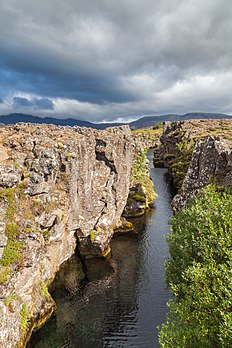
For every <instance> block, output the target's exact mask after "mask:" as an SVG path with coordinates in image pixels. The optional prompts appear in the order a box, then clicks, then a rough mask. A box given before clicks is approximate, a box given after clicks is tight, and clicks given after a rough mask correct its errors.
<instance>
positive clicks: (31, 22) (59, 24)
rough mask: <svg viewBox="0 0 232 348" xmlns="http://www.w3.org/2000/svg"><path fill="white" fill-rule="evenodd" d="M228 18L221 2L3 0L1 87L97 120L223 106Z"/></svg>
mask: <svg viewBox="0 0 232 348" xmlns="http://www.w3.org/2000/svg"><path fill="white" fill-rule="evenodd" d="M231 18H232V2H231V1H229V0H205V1H202V0H201V1H200V0H195V1H190V0H159V1H158V0H143V1H141V0H118V1H108V0H96V1H90V0H66V1H63V2H61V1H58V0H50V1H49V2H43V4H41V1H38V0H32V1H28V0H21V1H20V3H19V1H17V0H8V1H5V2H2V3H1V4H0V45H1V47H0V49H1V55H0V94H1V95H2V96H3V97H4V100H5V96H6V97H7V98H8V99H10V98H20V99H16V100H15V99H12V100H13V104H14V106H15V107H17V108H19V107H28V108H29V107H30V108H32V109H37V110H38V109H47V110H51V111H52V110H53V109H54V114H55V113H56V114H62V113H63V112H67V113H70V114H75V115H76V114H77V113H78V115H79V114H81V115H83V117H84V116H85V117H86V115H90V116H91V117H95V118H96V119H98V120H100V119H101V118H102V119H105V118H106V117H107V118H108V119H109V120H110V119H113V118H115V117H116V116H117V115H118V116H122V117H125V116H126V115H140V114H144V113H165V112H187V111H192V110H202V111H221V112H226V111H227V112H232V103H231V101H230V99H231V97H230V93H228V91H230V90H231V87H232V83H231V82H230V81H231V77H232V40H231V32H232V21H231ZM19 95H20V97H19ZM29 96H30V97H29ZM21 99H26V100H28V101H26V100H21ZM36 99H38V100H40V102H38V103H36V102H35V100H36ZM32 100H34V101H33V103H32V104H33V105H30V103H31V102H32ZM62 100H63V101H62ZM75 101H76V103H75ZM46 103H47V104H46ZM2 104H4V103H2ZM4 105H5V104H4ZM40 106H42V107H40ZM215 109H217V110H215ZM75 112H76V113H75ZM78 115H77V116H78ZM100 115H102V116H100Z"/></svg>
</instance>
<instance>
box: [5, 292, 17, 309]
mask: <svg viewBox="0 0 232 348" xmlns="http://www.w3.org/2000/svg"><path fill="white" fill-rule="evenodd" d="M18 298H19V295H18V294H16V293H12V294H11V295H10V296H8V297H5V298H4V304H5V306H6V307H9V306H10V304H11V301H13V300H17V299H18Z"/></svg>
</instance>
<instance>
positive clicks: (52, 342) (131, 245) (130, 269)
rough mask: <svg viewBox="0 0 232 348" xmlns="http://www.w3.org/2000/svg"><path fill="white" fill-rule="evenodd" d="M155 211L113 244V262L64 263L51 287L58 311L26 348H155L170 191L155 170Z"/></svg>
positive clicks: (162, 310) (164, 294)
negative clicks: (136, 228)
mask: <svg viewBox="0 0 232 348" xmlns="http://www.w3.org/2000/svg"><path fill="white" fill-rule="evenodd" d="M148 159H149V160H150V170H151V177H152V180H153V182H154V184H155V190H156V192H157V194H158V197H157V198H156V200H155V208H154V209H151V210H149V211H147V212H146V214H145V215H144V216H143V217H141V218H139V219H137V221H136V223H137V225H138V226H139V227H138V229H139V233H138V235H136V236H118V237H115V238H113V240H112V242H111V248H112V259H110V260H108V261H105V260H100V259H89V260H88V261H87V263H86V269H85V272H84V273H83V271H82V267H81V262H80V260H79V258H78V256H73V257H72V258H71V259H70V260H69V261H67V262H66V263H65V264H64V265H63V266H62V267H61V270H60V271H59V273H58V274H57V276H56V279H55V281H54V282H53V285H52V289H51V291H52V296H53V298H54V300H55V301H56V303H57V309H56V311H55V312H54V314H53V315H52V317H51V318H50V319H49V320H48V322H47V323H46V324H45V325H44V326H43V327H42V328H41V329H39V330H37V331H36V332H35V333H34V334H33V335H32V338H31V340H30V342H29V343H28V345H27V348H66V347H67V348H103V347H104V348H128V347H134V348H144V347H146V348H158V347H159V343H158V332H157V329H156V327H157V325H161V324H162V323H163V322H164V321H165V314H166V311H167V308H166V302H167V300H168V298H169V296H170V294H169V292H168V291H167V290H166V289H165V282H164V266H163V264H164V258H165V257H166V256H167V245H166V242H165V239H164V235H165V234H167V233H168V231H169V226H168V220H169V219H170V217H171V215H172V210H171V205H170V202H171V198H172V190H171V187H170V184H169V182H168V180H167V175H166V170H165V169H162V168H153V165H152V151H149V153H148Z"/></svg>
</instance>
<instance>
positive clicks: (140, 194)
mask: <svg viewBox="0 0 232 348" xmlns="http://www.w3.org/2000/svg"><path fill="white" fill-rule="evenodd" d="M146 153H147V151H146V150H145V151H143V152H140V153H139V154H138V155H137V158H136V162H135V165H134V166H133V168H132V171H131V180H132V182H133V187H134V188H135V189H134V190H131V192H130V193H129V197H128V202H129V203H130V202H131V201H132V200H137V201H140V202H142V203H145V206H148V205H149V204H150V203H152V202H153V201H154V199H155V191H154V185H153V182H152V180H151V179H150V178H149V176H148V167H147V163H146V161H147V157H146Z"/></svg>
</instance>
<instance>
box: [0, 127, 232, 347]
mask: <svg viewBox="0 0 232 348" xmlns="http://www.w3.org/2000/svg"><path fill="white" fill-rule="evenodd" d="M231 128H232V127H231V123H230V121H228V120H219V121H215V120H207V121H206V120H194V121H184V122H182V121H179V122H165V124H164V129H163V133H162V135H161V134H160V130H159V131H157V132H156V131H155V132H153V131H152V132H151V131H150V130H144V131H141V132H131V131H130V129H129V127H127V126H120V127H113V128H108V129H106V130H104V131H97V130H94V129H89V128H84V127H68V126H67V127H61V126H53V125H33V124H26V123H25V124H24V123H21V124H16V125H15V126H7V127H2V128H0V216H1V221H0V294H1V295H0V311H1V313H2V320H1V323H0V345H1V347H3V348H15V347H24V346H25V343H26V342H27V341H28V339H29V337H30V335H31V332H32V330H33V329H34V328H35V327H38V326H40V325H42V324H43V323H44V322H45V321H46V320H47V319H48V318H49V317H50V315H51V313H52V312H53V311H54V308H55V307H56V304H55V302H54V300H53V298H52V297H51V295H50V293H49V292H48V286H49V285H50V284H51V283H52V281H53V279H54V277H55V275H56V273H57V272H58V270H59V269H60V267H61V275H62V267H63V266H61V265H62V264H63V263H64V261H67V260H68V259H70V258H71V257H73V255H74V254H75V252H78V254H79V257H80V260H81V263H84V265H85V266H84V267H87V268H88V265H89V267H90V269H91V267H93V269H92V271H91V272H92V273H91V272H90V273H91V274H95V273H96V267H95V266H93V265H94V262H100V263H101V261H99V260H102V259H106V260H105V261H104V262H103V263H104V265H105V266H104V267H106V268H107V267H108V266H109V268H107V269H106V273H107V272H109V271H110V272H111V271H112V272H113V273H115V265H116V264H117V262H116V264H115V263H114V255H116V258H117V259H118V260H119V261H120V257H122V256H120V253H121V251H120V250H121V249H120V248H122V247H123V245H124V246H125V245H126V244H124V243H122V244H120V243H119V242H118V241H117V239H115V238H113V236H114V235H115V234H118V235H123V236H122V238H125V234H126V233H131V234H132V236H134V238H135V240H136V239H138V238H140V239H141V238H143V237H142V236H143V235H144V236H146V234H144V233H143V228H144V229H145V230H146V227H145V226H149V224H150V222H149V221H151V220H152V223H153V225H152V227H151V228H150V229H149V228H148V232H147V236H150V237H151V239H146V238H147V237H145V239H144V241H143V242H144V245H143V244H141V248H144V247H145V249H146V250H145V251H144V254H143V256H142V257H141V258H140V259H136V253H137V251H136V248H137V247H136V248H135V244H136V243H137V242H136V243H135V244H133V238H131V241H130V242H129V244H127V246H128V252H129V250H130V248H131V250H130V251H131V254H132V255H133V256H132V264H133V267H135V265H136V267H135V268H133V267H132V274H134V277H137V276H138V274H140V276H138V281H139V284H140V286H139V287H138V288H137V287H136V284H137V283H136V282H134V281H135V279H134V278H133V276H132V283H131V284H132V285H133V286H132V287H131V288H130V286H129V289H131V290H132V288H133V287H135V289H137V291H138V292H137V295H138V298H140V297H139V296H140V295H139V294H142V293H141V292H140V290H141V289H142V288H143V283H145V284H146V279H145V278H143V276H141V274H142V275H143V274H146V276H147V278H148V279H149V281H148V283H149V284H150V285H149V286H148V288H147V289H149V290H148V292H147V295H146V296H145V294H146V291H145V292H144V294H142V295H141V296H142V297H143V301H144V302H145V303H147V304H148V307H149V304H150V299H152V298H153V295H152V288H155V287H157V289H159V286H161V288H160V289H163V290H162V291H161V292H160V293H159V294H160V297H161V298H163V299H164V298H165V302H166V300H167V298H168V296H166V295H165V296H164V297H163V295H162V293H163V291H164V284H163V281H161V280H157V282H158V283H155V282H156V280H154V282H153V281H152V278H151V275H154V277H155V279H161V278H163V276H164V274H163V262H164V259H163V258H164V256H165V255H167V252H166V249H165V248H166V246H164V245H163V244H162V243H163V242H161V240H162V241H164V238H163V236H164V234H165V233H168V225H167V223H168V219H169V218H170V216H171V206H170V199H171V192H170V188H169V182H168V178H169V180H171V183H172V184H173V185H174V186H175V187H176V188H177V189H179V191H178V193H177V195H176V196H175V197H174V199H173V200H172V206H173V209H174V210H175V211H179V210H181V209H182V208H183V207H185V206H186V205H187V204H188V200H189V198H191V197H192V196H193V195H194V194H195V193H197V190H198V189H200V188H202V187H204V186H206V185H207V184H210V183H214V184H215V185H216V186H217V188H218V189H219V190H226V191H228V192H229V191H230V190H231V187H232V186H231V185H232V157H231V156H232V155H231V140H232V132H231ZM160 135H161V136H160ZM151 147H154V148H155V155H154V165H155V167H156V168H157V167H166V168H167V170H168V177H167V178H166V174H165V170H164V169H162V168H161V169H159V168H157V169H156V170H155V172H153V169H152V177H153V181H154V184H155V186H156V181H157V180H158V181H157V182H158V184H157V190H156V191H157V193H158V198H157V203H156V204H157V206H156V209H157V211H156V210H151V211H150V212H153V213H154V214H156V213H157V214H158V215H159V219H160V220H159V219H158V220H157V215H154V219H153V218H152V219H151V220H149V214H150V213H149V210H147V208H149V207H152V206H153V201H154V199H155V192H154V186H153V184H152V181H151V180H150V178H149V176H150V172H149V168H148V160H147V159H146V151H147V149H148V148H151ZM150 156H152V157H151V158H150V163H151V162H152V160H153V155H150ZM164 175H165V176H164ZM165 178H166V179H165ZM164 196H165V197H164ZM159 202H160V203H159ZM162 204H163V206H162ZM146 216H147V220H146V223H145V224H144V225H143V223H142V221H143V220H142V219H143V218H144V217H146ZM141 217H142V218H141ZM163 217H165V218H164V219H163ZM137 219H141V220H139V225H140V228H136V220H137ZM133 224H134V227H133ZM141 226H143V228H142V230H141ZM136 230H137V231H138V230H139V231H140V232H139V234H138V235H139V237H138V235H137V234H136ZM150 237H149V238H150ZM112 238H113V239H112ZM119 238H120V237H119ZM126 238H127V237H126ZM156 238H157V239H156ZM151 240H152V242H151ZM110 243H111V244H110ZM146 243H148V244H146ZM150 243H152V244H150ZM157 243H158V244H157ZM159 243H161V244H159ZM111 245H112V250H113V251H112V255H113V257H111ZM142 245H143V246H142ZM159 245H160V248H161V249H160V250H162V248H164V249H163V255H162V257H160V258H159V261H158V259H157V255H159V250H158V249H159V247H158V249H157V246H159ZM161 245H163V246H162V247H161ZM124 252H125V251H124ZM129 256H130V255H128V257H129ZM71 260H72V259H71ZM71 260H70V262H72V261H71ZM91 260H95V261H91ZM96 260H98V261H96ZM133 260H134V261H133ZM147 260H149V262H148V263H146V262H147ZM161 260H162V262H161ZM73 262H74V264H73V265H72V267H74V269H76V267H77V266H76V262H77V261H73ZM78 262H79V261H78ZM91 262H92V263H91ZM120 262H121V261H120ZM120 262H119V263H120ZM123 262H124V263H125V268H126V269H127V267H128V269H130V268H129V266H130V265H129V264H128V263H127V262H128V260H124V261H123ZM133 262H134V263H133ZM136 263H138V264H139V266H138V265H137V264H136ZM154 263H156V265H155V266H157V267H158V269H159V270H162V271H161V273H160V272H158V273H159V276H158V278H156V277H157V274H158V273H157V272H156V271H155V272H154V274H153V271H152V270H154V269H155V268H154ZM107 265H108V266H107ZM79 266H81V265H79ZM79 266H78V267H79ZM82 266H83V265H82ZM82 266H81V267H82ZM137 267H139V268H141V269H143V272H145V273H143V272H141V273H140V272H138V270H137ZM146 267H147V269H146ZM116 268H117V267H116ZM135 269H136V271H135ZM104 272H105V271H104ZM104 272H103V273H104ZM120 272H121V273H122V274H123V272H125V275H126V278H127V279H130V275H129V274H127V272H126V270H124V269H120ZM149 272H150V274H149ZM67 273H68V271H67ZM116 274H117V272H116ZM88 277H89V279H91V276H89V275H88ZM94 277H95V276H93V278H94ZM61 278H62V276H61ZM103 278H104V277H103ZM80 279H82V280H83V279H85V276H83V274H82V275H81V276H80ZM104 279H105V278H104ZM106 279H109V281H110V279H112V277H111V276H110V277H108V278H107V277H106ZM114 279H115V278H114ZM98 280H99V279H98ZM84 281H85V280H84ZM118 281H120V279H118ZM159 282H160V284H161V285H160V284H159ZM103 283H104V281H103ZM121 284H123V286H124V285H125V280H123V278H122V279H121ZM60 285H62V284H60ZM105 285H106V284H105ZM108 285H109V284H108ZM62 286H63V285H62ZM73 286H74V288H75V289H76V285H75V284H73ZM78 286H79V285H78ZM106 287H107V285H106ZM71 288H72V286H71ZM116 288H117V287H116ZM126 288H127V287H126V285H125V286H124V288H123V289H124V290H123V291H125V289H126ZM75 289H74V290H75ZM100 289H101V282H100V286H99V291H100ZM135 289H134V290H135ZM75 291H76V290H75ZM75 291H74V292H75ZM141 291H142V290H141ZM155 291H156V289H154V293H155ZM71 292H72V289H71ZM87 295H88V294H87ZM111 295H112V294H111ZM144 296H145V297H146V298H144ZM55 297H56V296H55ZM87 297H88V296H87ZM135 297H136V296H135ZM99 298H100V299H101V297H99ZM157 299H158V297H156V300H157ZM90 300H91V298H90ZM104 300H106V301H107V299H106V298H105V299H104ZM99 303H100V304H101V301H99ZM151 303H153V305H152V308H156V304H155V302H152V301H151ZM163 303H164V302H162V306H163V307H162V308H163V309H162V310H163V312H162V313H163V314H164V311H166V309H164V308H166V307H165V306H164V305H163ZM136 305H138V304H135V306H136ZM102 306H103V304H102ZM132 307H133V306H132ZM58 308H59V307H58ZM87 308H88V307H87ZM109 308H111V307H109ZM116 308H117V307H116ZM138 308H140V306H138ZM152 308H151V311H152V310H153V309H152ZM158 310H159V309H158V308H157V309H155V311H158ZM134 313H135V314H136V313H137V312H136V311H135V312H134ZM136 315H137V314H136ZM143 315H145V313H143V312H142V316H141V317H143ZM150 317H152V314H151V313H150ZM139 318H140V317H139ZM149 320H150V319H149V318H146V320H145V321H144V322H146V321H147V322H149ZM162 321H164V317H162ZM162 321H161V322H160V321H159V322H156V324H154V325H161V324H162ZM144 322H143V325H144ZM154 322H155V321H154ZM86 323H87V321H85V324H86ZM147 325H148V327H150V325H149V323H147ZM151 325H153V322H151ZM135 327H136V326H135ZM135 330H136V329H135ZM149 332H150V333H151V328H150V331H149ZM153 332H155V327H154V331H153ZM150 333H147V332H146V331H145V332H142V334H141V336H139V339H141V338H142V337H143V340H145V341H146V337H145V336H146V334H147V335H148V336H149V335H150ZM150 338H151V341H149V340H148V341H147V346H149V345H151V342H152V340H155V339H156V340H157V336H156V338H154V336H153V334H151V336H150ZM108 339H109V340H110V338H108ZM131 342H134V341H133V338H132V341H131ZM137 342H138V344H140V346H141V347H142V342H141V341H137ZM100 344H101V343H100ZM100 344H99V347H101V345H100ZM138 346H139V345H138ZM157 347H158V341H157Z"/></svg>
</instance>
